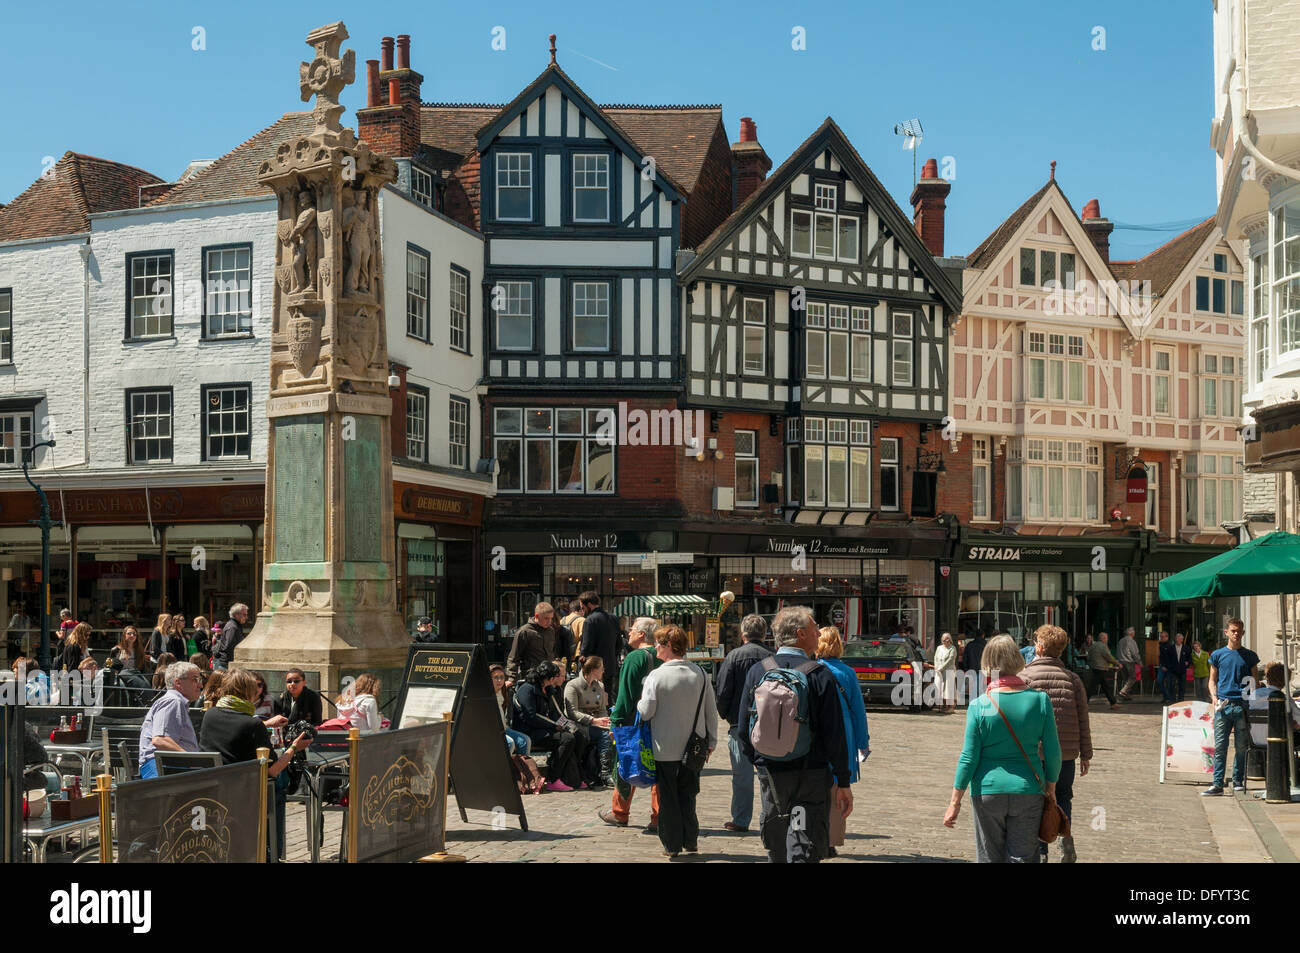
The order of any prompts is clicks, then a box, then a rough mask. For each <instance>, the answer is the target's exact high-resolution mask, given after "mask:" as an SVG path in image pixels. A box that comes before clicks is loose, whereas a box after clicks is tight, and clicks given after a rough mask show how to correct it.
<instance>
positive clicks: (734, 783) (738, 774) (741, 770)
mask: <svg viewBox="0 0 1300 953" xmlns="http://www.w3.org/2000/svg"><path fill="white" fill-rule="evenodd" d="M727 751H728V752H729V753H730V754H731V823H733V824H735V825H736V826H737V827H748V826H749V825H750V822H751V821H753V820H754V762H752V761H750V760H749V759H748V758H746V757H745V752H744V749H742V748H741V746H740V742H739V741H737V740H736V736H735V735H734V734H731V733H728V735H727Z"/></svg>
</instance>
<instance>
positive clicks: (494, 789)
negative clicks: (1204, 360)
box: [393, 643, 528, 830]
mask: <svg viewBox="0 0 1300 953" xmlns="http://www.w3.org/2000/svg"><path fill="white" fill-rule="evenodd" d="M444 712H451V716H452V719H453V721H452V729H451V786H452V789H453V790H454V791H455V792H456V807H457V809H458V810H459V811H460V816H461V819H462V820H468V817H467V816H466V814H465V810H466V808H473V809H474V810H476V811H492V812H493V813H502V812H504V813H506V814H513V815H515V816H516V817H518V818H519V826H520V828H522V829H523V830H528V819H527V818H526V817H525V816H524V802H523V800H522V799H521V798H520V797H519V788H517V787H516V786H515V775H514V768H513V767H512V765H511V763H510V751H509V749H508V748H507V747H506V738H505V731H504V728H503V726H502V724H501V714H500V710H499V709H498V708H497V701H496V691H495V689H494V688H493V687H492V676H491V675H490V674H489V673H488V666H487V659H486V658H485V657H484V655H483V646H481V645H438V646H436V647H434V646H429V645H425V644H421V643H416V644H414V645H412V646H411V650H410V653H409V654H408V655H407V658H406V669H405V672H404V674H403V677H402V687H401V691H400V692H399V693H398V696H397V709H396V711H395V712H394V713H393V724H394V725H396V726H397V728H398V729H399V730H400V729H402V728H409V727H413V726H415V725H424V724H433V723H436V722H441V721H442V716H443V713H444Z"/></svg>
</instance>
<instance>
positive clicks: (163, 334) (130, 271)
mask: <svg viewBox="0 0 1300 953" xmlns="http://www.w3.org/2000/svg"><path fill="white" fill-rule="evenodd" d="M150 262H154V263H155V264H154V270H153V272H152V273H150V271H149V263H150ZM164 262H166V271H165V272H164V270H163V263H164ZM137 265H138V266H140V267H139V270H140V271H142V272H143V273H141V274H137ZM175 276H176V259H175V256H174V255H173V254H172V252H169V251H167V252H144V253H135V252H132V253H128V255H127V260H126V280H127V283H128V285H127V286H128V288H129V289H130V300H129V302H128V306H127V328H128V331H129V333H128V335H127V338H128V339H129V340H132V341H142V340H146V339H149V338H169V337H173V336H175V332H176V321H175V300H176V295H175V287H174V284H173V282H174V281H175ZM164 302H165V303H164Z"/></svg>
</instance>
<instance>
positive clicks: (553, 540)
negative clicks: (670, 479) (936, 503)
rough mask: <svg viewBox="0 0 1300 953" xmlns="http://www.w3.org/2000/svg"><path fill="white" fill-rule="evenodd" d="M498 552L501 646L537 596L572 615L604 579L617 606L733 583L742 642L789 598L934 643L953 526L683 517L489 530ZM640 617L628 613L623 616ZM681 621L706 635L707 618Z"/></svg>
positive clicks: (827, 617)
mask: <svg viewBox="0 0 1300 953" xmlns="http://www.w3.org/2000/svg"><path fill="white" fill-rule="evenodd" d="M485 545H486V548H487V550H488V551H489V555H488V560H489V567H491V559H492V556H491V555H490V553H491V551H493V550H495V549H496V548H497V547H501V550H502V551H503V552H504V554H505V555H504V565H501V566H499V567H498V568H497V569H495V570H490V571H489V574H488V578H489V598H490V599H491V600H492V603H491V604H492V605H493V606H494V609H495V613H496V614H495V622H496V623H497V626H498V629H499V633H500V635H499V638H500V639H501V641H502V645H503V646H505V647H506V648H507V649H508V640H509V638H510V634H511V633H512V632H513V630H514V629H515V628H517V627H518V626H519V625H522V624H523V623H524V622H526V621H527V620H528V617H529V616H530V615H531V612H532V606H533V605H535V604H536V603H537V602H539V601H546V602H550V603H551V604H552V605H554V606H556V608H557V609H558V610H559V611H560V612H561V614H563V613H564V612H565V611H566V609H565V607H566V606H567V605H568V603H569V602H570V601H571V600H573V599H576V598H577V596H578V594H579V593H581V592H584V591H586V590H593V591H595V592H597V593H598V594H600V596H601V600H602V603H603V604H604V605H606V606H607V607H610V608H612V607H614V606H616V605H617V604H618V603H620V602H622V601H623V600H624V599H625V598H626V597H627V596H634V595H655V594H659V595H688V596H698V597H700V598H703V599H705V600H707V601H709V602H712V601H714V600H716V599H717V598H718V597H719V595H720V594H721V593H722V592H724V591H730V592H731V593H732V594H733V595H734V596H735V602H734V603H733V604H732V605H731V606H730V608H729V609H728V610H727V611H726V612H725V613H724V614H723V615H722V617H721V642H722V643H723V645H724V646H725V645H734V644H737V643H738V642H739V630H740V620H741V619H742V618H743V617H744V616H745V615H747V614H749V613H751V612H756V613H758V614H760V615H763V616H765V617H767V618H768V619H770V618H771V617H772V616H774V615H775V614H776V613H777V612H779V611H780V610H781V609H782V608H784V607H786V606H794V605H804V606H808V607H810V608H811V609H812V610H813V613H814V615H815V616H816V619H817V623H818V625H835V626H837V627H839V628H840V630H841V632H842V633H843V634H844V635H845V636H846V637H847V638H869V637H873V636H882V637H888V636H890V635H892V634H894V633H896V632H898V630H899V629H900V628H901V627H902V626H903V625H911V626H912V627H913V628H914V629H915V630H916V632H917V634H918V636H919V637H920V638H921V639H922V641H923V643H924V644H925V645H926V647H927V648H928V647H931V646H932V645H933V644H934V639H935V637H936V632H937V626H938V620H939V618H940V609H939V604H938V603H939V577H938V571H939V569H938V567H939V562H940V559H941V558H944V557H946V556H947V554H948V552H949V549H950V546H951V543H950V542H949V540H948V538H947V533H946V532H945V531H943V530H942V529H938V530H936V529H933V528H928V529H926V530H924V531H920V530H914V529H910V528H902V529H897V530H894V529H890V530H886V531H883V532H878V533H876V534H870V535H869V534H868V533H867V532H866V531H864V530H862V529H860V528H859V529H858V531H857V535H855V536H848V535H844V536H834V535H815V534H809V532H808V531H807V529H806V528H798V527H792V526H789V525H787V524H780V525H778V526H775V527H773V528H772V529H771V531H770V532H762V533H756V532H754V531H753V527H752V526H745V527H741V526H736V525H725V526H711V525H700V524H677V526H676V528H674V529H666V528H653V529H646V528H636V529H620V530H615V531H608V532H604V531H602V532H599V533H590V532H584V531H582V530H560V531H556V532H553V533H508V532H490V533H488V534H487V536H486V541H485ZM631 621H632V620H630V619H625V620H622V624H623V625H624V627H626V626H627V625H629V624H630V623H631ZM679 621H681V622H683V623H684V624H686V626H687V627H688V628H689V629H690V632H691V635H692V640H693V643H694V644H697V645H698V644H701V643H702V642H703V641H704V639H705V633H706V632H707V624H708V617H707V615H706V613H704V612H696V613H692V614H690V615H689V616H687V617H682V618H680V619H679Z"/></svg>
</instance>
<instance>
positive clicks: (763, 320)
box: [740, 298, 767, 377]
mask: <svg viewBox="0 0 1300 953" xmlns="http://www.w3.org/2000/svg"><path fill="white" fill-rule="evenodd" d="M751 304H752V305H758V306H759V310H760V311H761V313H760V314H758V315H756V316H753V317H751V315H750V307H749V306H750V305H751ZM740 311H741V324H742V332H741V334H742V337H743V341H742V343H741V372H742V373H744V374H749V375H754V376H759V377H763V376H766V374H767V299H766V298H742V299H741V302H740ZM751 345H757V346H756V347H751Z"/></svg>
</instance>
